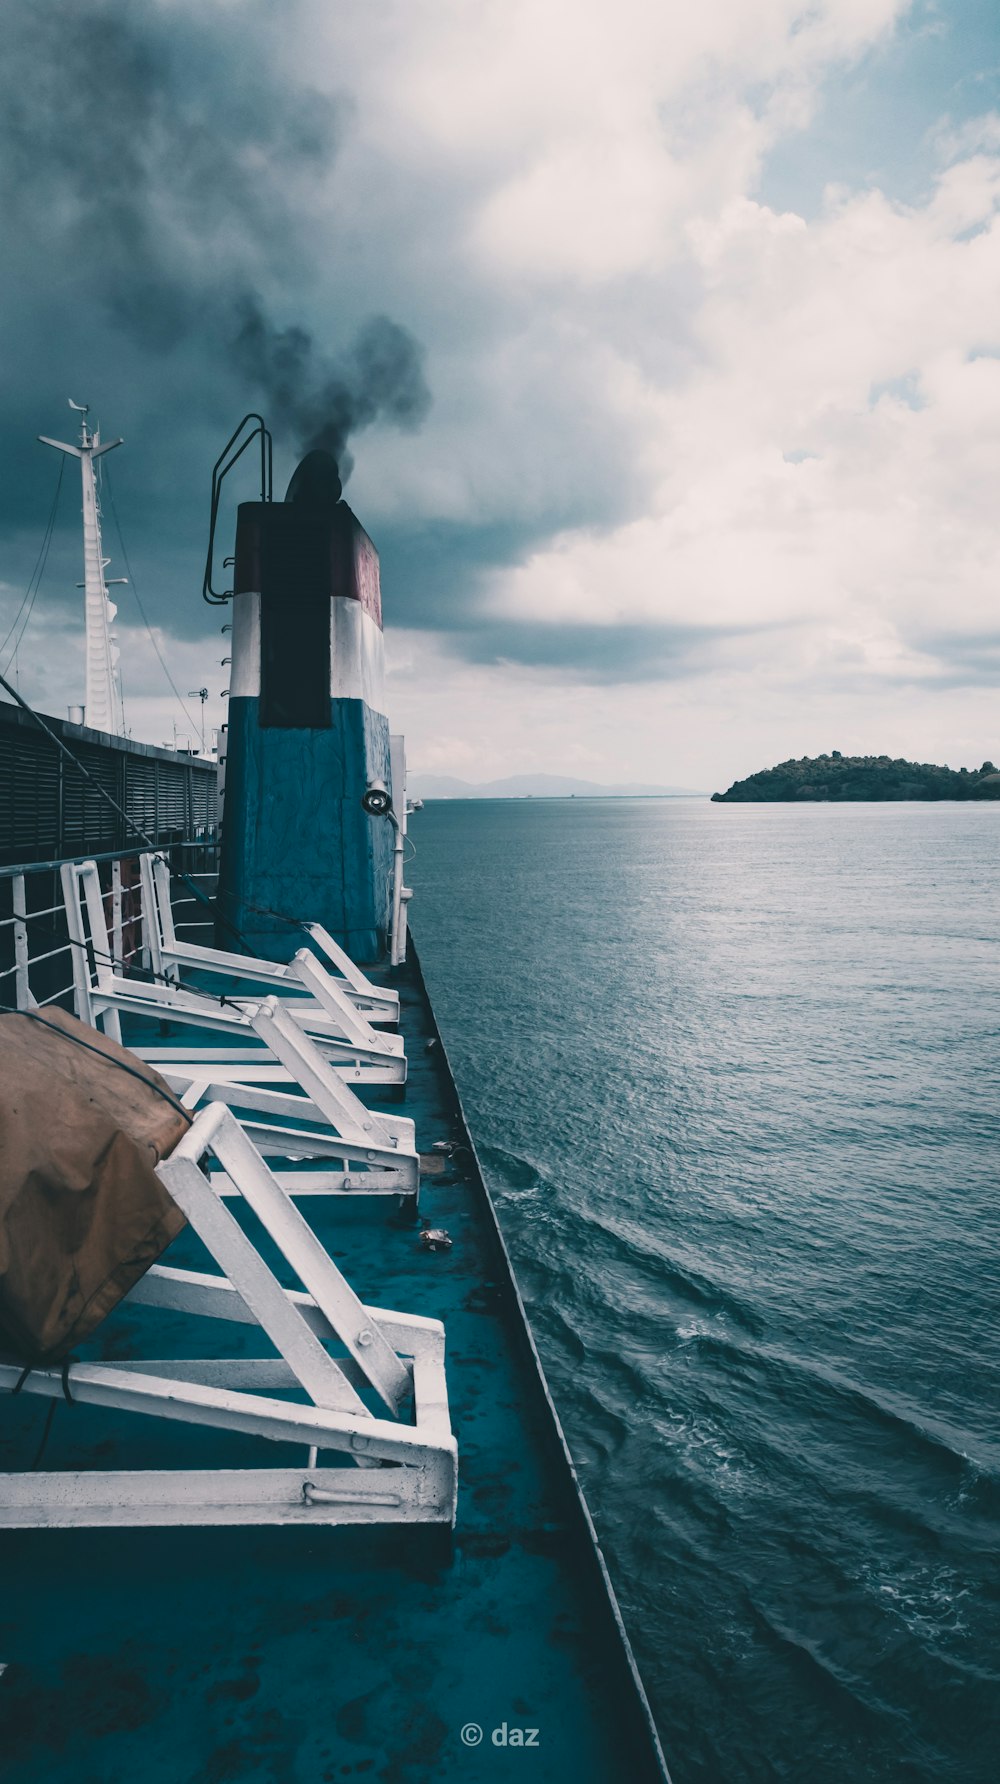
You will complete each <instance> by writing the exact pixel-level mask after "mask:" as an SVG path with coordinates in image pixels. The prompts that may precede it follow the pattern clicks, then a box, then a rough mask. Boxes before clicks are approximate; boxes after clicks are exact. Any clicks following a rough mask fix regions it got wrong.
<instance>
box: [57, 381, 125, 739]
mask: <svg viewBox="0 0 1000 1784" xmlns="http://www.w3.org/2000/svg"><path fill="white" fill-rule="evenodd" d="M68 401H69V406H70V408H71V409H75V410H76V412H77V414H78V415H79V416H80V418H81V419H80V444H79V446H67V445H66V443H65V441H63V440H50V439H48V437H47V436H46V435H45V434H39V436H38V438H39V440H40V441H41V442H42V445H43V446H53V447H54V448H55V450H56V451H57V452H65V453H68V454H69V456H70V458H78V459H79V461H80V478H81V483H82V488H83V577H84V580H83V589H84V598H83V599H84V616H85V620H86V629H87V651H86V692H85V699H84V712H85V716H86V722H87V724H88V725H90V726H91V727H92V729H93V730H95V731H107V732H109V733H110V734H111V736H113V737H121V736H122V735H123V734H124V731H125V717H124V712H123V709H122V691H121V678H120V676H119V673H118V646H117V645H116V644H115V642H114V639H113V637H112V633H111V622H112V620H113V619H114V617H115V614H116V613H117V611H118V609H117V607H116V606H115V605H114V602H113V601H110V600H109V599H108V585H107V582H106V580H105V576H104V572H105V570H106V569H107V567H108V564H109V563H110V561H111V560H110V558H106V557H105V556H104V548H103V545H102V543H101V504H100V502H99V500H98V495H97V479H96V477H95V475H94V461H95V459H98V458H101V457H102V456H103V454H104V453H105V452H113V451H114V448H115V447H116V446H120V445H121V444H122V442H121V440H109V441H108V442H107V444H106V445H103V446H102V444H101V437H100V430H99V429H98V428H94V429H93V431H91V429H90V428H88V426H87V416H88V414H89V412H90V405H89V403H75V402H74V401H73V398H72V397H70V398H69V399H68Z"/></svg>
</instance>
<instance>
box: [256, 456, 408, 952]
mask: <svg viewBox="0 0 1000 1784" xmlns="http://www.w3.org/2000/svg"><path fill="white" fill-rule="evenodd" d="M384 682H385V669H384V647H383V639H382V602H381V592H380V586H379V560H378V552H377V551H376V549H375V547H374V545H373V544H372V541H371V540H370V539H369V537H368V534H367V533H366V532H365V529H364V527H363V526H362V525H361V522H360V521H359V520H358V519H357V516H356V515H355V514H353V513H352V511H351V509H350V508H349V507H348V506H347V503H346V502H345V501H344V500H343V498H342V493H341V481H340V474H339V472H338V469H337V464H336V460H335V459H334V458H332V457H331V455H330V454H329V453H328V452H322V451H317V452H310V453H308V454H307V455H306V457H305V458H304V459H303V460H302V463H301V464H300V465H299V466H298V468H297V470H296V471H295V472H294V474H293V476H292V479H291V482H290V483H289V485H288V493H287V495H286V497H285V500H284V501H283V502H280V501H279V502H273V501H259V502H243V503H241V505H240V507H239V510H238V515H237V526H236V551H235V569H234V573H233V621H232V673H231V676H230V686H229V726H228V735H227V750H226V790H225V804H224V808H223V835H222V865H221V875H220V896H221V898H222V899H223V901H224V902H223V910H224V913H225V917H226V919H227V921H228V923H230V924H233V925H235V926H236V928H237V929H239V930H240V931H241V932H242V934H244V935H245V936H247V937H248V938H249V940H250V941H251V943H252V945H253V946H254V947H258V946H259V947H260V951H261V952H262V953H265V954H267V955H269V956H270V957H271V958H275V957H276V956H279V955H280V956H281V957H283V958H286V959H290V958H291V956H292V955H293V954H294V952H295V950H296V949H297V948H298V947H299V946H300V945H301V940H302V938H301V933H300V932H299V930H298V928H297V927H296V925H297V923H298V922H299V921H300V920H301V919H302V918H303V917H308V918H309V919H311V920H313V921H316V922H321V923H322V924H323V926H324V927H325V928H326V929H328V930H329V931H330V932H331V934H332V935H334V936H335V937H336V939H337V940H338V942H340V943H341V945H342V946H344V947H346V948H347V950H348V952H349V953H350V954H352V955H353V957H354V958H355V959H356V960H366V961H370V960H375V959H378V958H379V957H380V956H381V954H382V953H383V952H384V949H385V945H386V937H387V933H388V928H389V924H390V920H391V886H392V840H393V839H392V832H391V828H390V826H388V825H386V824H384V823H379V822H378V821H377V816H375V815H374V814H373V813H372V808H371V807H370V806H367V805H366V804H365V803H364V801H365V795H366V792H367V790H368V789H369V788H372V787H374V786H376V785H380V786H381V787H382V788H383V790H385V797H386V800H387V801H388V802H389V803H390V804H391V796H390V794H389V793H388V791H387V789H388V788H389V786H390V785H391V767H390V755H389V725H388V720H387V718H386V716H385V691H384Z"/></svg>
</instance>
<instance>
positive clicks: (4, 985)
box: [0, 838, 218, 1010]
mask: <svg viewBox="0 0 1000 1784" xmlns="http://www.w3.org/2000/svg"><path fill="white" fill-rule="evenodd" d="M157 853H159V854H162V855H163V856H164V857H168V856H170V855H171V854H173V855H174V857H175V859H176V856H177V854H180V853H182V854H183V856H184V857H187V858H189V859H190V858H191V857H194V860H193V861H192V864H191V867H190V868H187V867H186V866H185V867H184V868H183V869H182V871H183V872H184V875H185V878H187V879H189V880H191V881H193V882H194V883H195V884H196V885H198V886H200V887H202V888H203V889H204V891H205V894H206V897H210V896H211V893H212V892H213V891H214V888H215V883H216V880H217V877H218V870H217V866H216V857H217V853H218V843H217V842H216V841H215V840H214V839H208V838H198V839H195V840H194V841H192V842H189V843H185V844H183V845H177V848H176V850H173V849H172V850H167V849H164V850H159V851H157ZM78 859H84V857H83V856H80V857H78ZM89 859H91V860H92V859H94V857H93V856H92V855H91V856H90V857H89ZM197 860H201V861H203V862H205V863H206V865H204V866H200V867H199V866H195V865H194V861H197ZM63 865H64V863H61V862H55V861H45V862H25V863H23V864H20V865H17V866H13V867H2V868H0V1008H2V1009H6V1010H29V1009H36V1008H39V1009H40V1008H44V1006H45V1005H46V1004H63V1005H65V1007H66V1008H72V1007H73V999H74V986H75V982H76V975H75V974H74V970H73V966H74V961H73V956H74V951H75V949H76V948H77V947H78V946H79V945H80V944H79V943H75V942H74V940H73V938H72V935H71V933H70V928H69V925H68V923H67V915H66V906H65V901H64V898H63V894H62V888H61V885H60V868H61V866H63ZM98 866H99V871H100V877H101V891H102V896H103V900H104V906H105V915H106V919H107V930H108V943H109V953H110V957H111V962H112V963H113V964H114V966H115V969H116V970H117V971H119V972H121V973H123V974H124V975H126V976H130V975H134V976H136V977H140V976H145V977H148V976H149V975H150V972H151V956H150V947H149V940H148V936H147V931H146V916H147V913H146V912H145V911H144V909H143V894H142V885H141V875H140V871H139V856H138V855H137V854H136V853H135V852H134V851H133V852H131V853H126V854H119V855H113V856H105V857H103V858H101V857H98ZM174 886H175V888H176V889H177V891H176V896H175V897H174V909H175V913H177V912H180V911H181V910H182V909H183V911H184V915H182V916H175V922H176V927H177V928H178V929H181V930H184V931H185V932H186V933H188V934H190V933H192V932H195V931H198V930H201V931H202V932H203V933H205V932H206V931H207V933H209V934H210V933H211V929H212V917H211V914H210V911H209V910H208V909H207V908H206V907H203V906H202V905H201V903H200V900H199V899H198V898H197V897H196V896H195V894H194V893H193V892H189V891H185V890H184V885H183V880H182V881H180V882H178V881H177V880H176V879H175V881H174ZM199 913H200V914H199ZM91 964H92V963H91Z"/></svg>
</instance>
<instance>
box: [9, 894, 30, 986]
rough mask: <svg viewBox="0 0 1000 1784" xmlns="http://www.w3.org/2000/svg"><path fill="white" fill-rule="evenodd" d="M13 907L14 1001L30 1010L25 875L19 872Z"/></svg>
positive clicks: (13, 896)
mask: <svg viewBox="0 0 1000 1784" xmlns="http://www.w3.org/2000/svg"><path fill="white" fill-rule="evenodd" d="M11 909H12V911H13V913H14V966H15V969H16V970H15V973H14V987H15V992H14V1002H15V1003H16V1004H17V1007H18V1009H19V1010H30V1008H31V1003H32V998H31V992H30V990H29V988H28V926H27V923H26V922H25V918H26V916H27V914H28V911H27V906H26V904H25V902H24V875H23V873H17V874H15V875H14V879H13V881H12V884H11Z"/></svg>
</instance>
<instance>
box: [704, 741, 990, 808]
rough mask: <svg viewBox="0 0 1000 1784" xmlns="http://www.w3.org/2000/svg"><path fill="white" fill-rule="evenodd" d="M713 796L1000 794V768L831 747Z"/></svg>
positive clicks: (741, 800)
mask: <svg viewBox="0 0 1000 1784" xmlns="http://www.w3.org/2000/svg"><path fill="white" fill-rule="evenodd" d="M712 798H713V800H716V801H717V802H718V803H719V804H722V805H740V804H747V803H749V802H751V801H761V800H766V801H772V802H777V801H781V800H793V799H812V800H816V799H823V800H840V799H843V800H849V799H1000V773H998V772H997V770H996V768H995V767H994V766H993V763H992V762H984V763H983V765H982V767H981V768H972V769H969V768H938V767H936V766H935V765H934V763H933V762H904V761H903V760H902V758H901V757H898V758H895V759H894V758H893V757H891V756H842V755H841V753H840V751H839V750H831V752H830V754H829V755H828V756H803V757H802V758H801V760H800V761H798V762H794V761H792V762H779V763H778V766H777V767H776V768H762V769H761V771H760V773H759V774H751V775H748V776H747V778H746V780H740V781H734V782H733V784H732V786H731V787H730V788H729V791H728V792H726V793H713V794H712Z"/></svg>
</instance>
